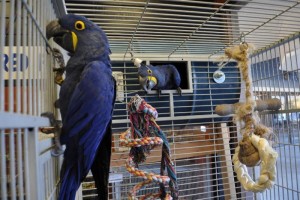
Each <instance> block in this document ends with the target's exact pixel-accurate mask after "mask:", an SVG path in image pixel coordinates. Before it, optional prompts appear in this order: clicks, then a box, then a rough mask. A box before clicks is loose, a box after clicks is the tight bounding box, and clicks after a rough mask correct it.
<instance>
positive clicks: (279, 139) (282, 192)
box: [274, 45, 284, 196]
mask: <svg viewBox="0 0 300 200" xmlns="http://www.w3.org/2000/svg"><path fill="white" fill-rule="evenodd" d="M280 46H281V45H279V46H278V47H276V48H275V50H274V53H275V57H276V58H277V57H278V58H279V62H281V61H282V58H281V56H280ZM278 54H279V55H278ZM276 77H277V81H278V88H279V92H278V95H279V97H280V99H281V100H282V93H281V87H284V85H283V83H282V82H283V80H281V79H280V74H279V72H278V75H277V76H276ZM282 109H283V108H282ZM280 116H282V114H281V115H280ZM278 118H279V116H278ZM282 123H283V122H282ZM283 127H284V124H282V128H283ZM281 135H282V132H281V129H280V130H278V142H279V144H280V143H281ZM282 143H284V142H282ZM279 154H280V155H283V154H282V150H281V148H279ZM279 166H280V170H279V169H278V170H277V173H278V174H279V171H280V174H283V169H282V167H283V166H282V165H279ZM278 177H281V187H279V186H278V193H279V194H282V195H283V196H284V190H283V188H282V186H283V177H282V176H278ZM277 182H279V180H278V181H277Z"/></svg>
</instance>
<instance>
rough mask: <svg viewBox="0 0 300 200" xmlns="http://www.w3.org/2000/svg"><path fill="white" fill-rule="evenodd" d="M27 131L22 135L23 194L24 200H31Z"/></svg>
mask: <svg viewBox="0 0 300 200" xmlns="http://www.w3.org/2000/svg"><path fill="white" fill-rule="evenodd" d="M28 134H29V132H28V129H27V128H26V129H24V133H23V137H24V138H23V141H24V145H23V146H24V147H23V151H24V176H25V194H26V199H32V198H31V193H30V192H31V188H30V178H31V177H30V176H29V175H30V174H29V170H30V167H29V144H28Z"/></svg>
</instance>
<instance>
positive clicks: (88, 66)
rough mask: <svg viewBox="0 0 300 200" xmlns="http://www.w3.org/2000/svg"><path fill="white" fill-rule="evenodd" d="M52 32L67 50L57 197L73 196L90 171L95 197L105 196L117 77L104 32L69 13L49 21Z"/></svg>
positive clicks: (61, 103) (60, 100) (67, 199)
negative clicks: (115, 78)
mask: <svg viewBox="0 0 300 200" xmlns="http://www.w3.org/2000/svg"><path fill="white" fill-rule="evenodd" d="M51 37H53V39H54V41H55V42H56V43H57V44H59V45H60V46H61V47H63V48H64V49H65V50H67V51H68V52H69V54H70V59H69V61H68V63H67V66H66V78H65V80H64V82H63V84H62V86H61V90H60V93H59V108H60V111H61V116H62V124H63V125H62V130H61V136H60V142H61V143H62V144H65V145H66V149H65V152H64V161H63V165H62V168H61V174H60V179H61V180H60V182H61V186H60V192H59V199H60V200H69V199H71V200H73V199H75V194H76V191H77V189H78V188H79V186H80V184H81V182H82V181H83V179H84V178H85V177H86V175H87V174H88V172H89V170H91V171H92V174H93V177H94V180H95V183H96V187H97V192H98V197H99V199H107V198H108V187H107V186H108V176H109V167H110V157H111V134H112V131H111V121H112V112H113V107H114V101H115V80H114V78H113V77H112V70H111V64H110V58H109V54H110V53H111V52H110V48H109V43H108V40H107V37H106V34H105V33H104V32H103V30H101V28H99V27H98V26H97V25H95V24H94V23H92V22H91V21H89V20H87V19H86V18H85V17H82V16H77V15H73V14H68V15H65V16H63V17H62V18H60V19H59V20H55V21H52V22H50V23H49V24H48V25H47V38H48V39H50V38H51Z"/></svg>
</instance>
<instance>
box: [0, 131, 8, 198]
mask: <svg viewBox="0 0 300 200" xmlns="http://www.w3.org/2000/svg"><path fill="white" fill-rule="evenodd" d="M5 149H6V145H5V130H2V129H1V130H0V155H1V156H0V159H1V162H0V167H1V168H0V169H1V172H0V177H1V182H0V184H1V192H0V195H1V199H3V200H5V199H7V185H6V184H7V178H6V176H7V174H6V150H5Z"/></svg>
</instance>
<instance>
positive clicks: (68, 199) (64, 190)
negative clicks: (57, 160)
mask: <svg viewBox="0 0 300 200" xmlns="http://www.w3.org/2000/svg"><path fill="white" fill-rule="evenodd" d="M77 169H78V168H77ZM75 170H76V169H69V170H68V172H66V173H64V174H63V177H62V179H61V184H60V191H59V195H58V200H74V199H75V196H76V192H77V190H78V188H79V186H80V184H81V180H80V178H79V176H78V175H77V176H76V174H77V173H76V172H75V173H74V171H75ZM71 171H73V172H71ZM74 174H75V175H74Z"/></svg>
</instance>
